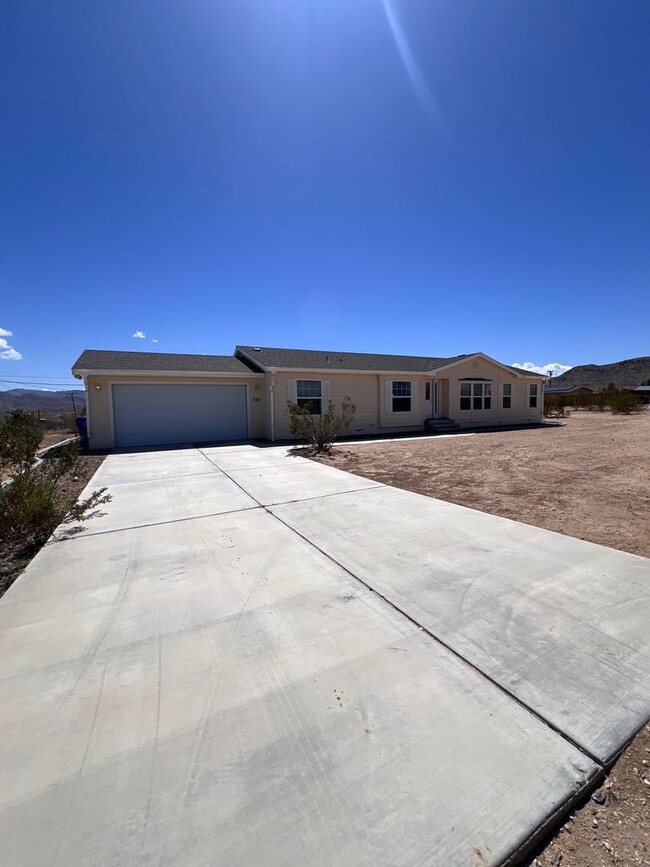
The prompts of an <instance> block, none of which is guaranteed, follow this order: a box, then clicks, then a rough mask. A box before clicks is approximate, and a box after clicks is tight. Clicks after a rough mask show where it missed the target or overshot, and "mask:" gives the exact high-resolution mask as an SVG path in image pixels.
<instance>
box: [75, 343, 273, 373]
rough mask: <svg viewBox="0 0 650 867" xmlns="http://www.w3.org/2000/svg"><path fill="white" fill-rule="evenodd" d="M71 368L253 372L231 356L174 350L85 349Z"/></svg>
mask: <svg viewBox="0 0 650 867" xmlns="http://www.w3.org/2000/svg"><path fill="white" fill-rule="evenodd" d="M72 370H73V371H75V370H124V371H127V370H150V371H152V372H154V373H155V372H162V371H165V372H173V371H183V372H189V373H192V372H196V373H242V374H244V373H248V374H250V373H254V372H256V371H252V370H251V368H250V367H249V366H248V365H246V364H244V362H243V361H240V360H239V359H238V358H235V356H234V355H181V354H179V353H174V352H111V351H109V350H104V349H86V350H85V351H84V352H82V353H81V355H80V356H79V358H78V359H77V361H75V363H74V364H73V366H72Z"/></svg>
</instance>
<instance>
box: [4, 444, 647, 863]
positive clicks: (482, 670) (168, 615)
mask: <svg viewBox="0 0 650 867" xmlns="http://www.w3.org/2000/svg"><path fill="white" fill-rule="evenodd" d="M99 485H107V486H108V487H109V490H110V493H111V494H112V495H113V501H112V502H111V503H110V504H109V505H108V506H107V507H106V512H105V514H104V515H103V516H102V517H99V518H96V519H94V520H93V521H91V522H89V523H88V524H86V525H85V529H84V531H83V532H82V533H81V534H79V535H77V536H75V537H73V538H70V539H67V540H64V541H54V542H52V543H50V544H49V545H48V546H46V548H44V549H43V550H42V551H41V553H40V554H39V555H38V556H37V557H36V558H35V560H34V561H33V562H32V564H31V565H30V566H29V568H28V569H27V570H26V572H25V573H24V575H23V576H22V577H21V578H20V579H19V580H18V581H17V582H16V583H15V585H14V586H13V587H12V588H11V589H10V591H9V592H8V593H7V595H6V597H5V598H4V600H2V602H1V603H0V706H1V707H2V711H3V712H2V720H1V722H0V726H1V733H2V737H1V738H0V775H1V785H0V809H1V812H0V835H1V837H0V839H2V849H3V858H4V859H5V861H6V863H7V864H12V865H13V864H15V865H21V867H45V865H48V867H54V865H60V867H63V865H65V867H69V865H75V867H77V865H79V867H91V865H92V867H100V865H101V867H105V865H120V867H131V865H178V867H180V865H183V867H198V865H211V867H212V865H219V867H220V865H251V867H252V865H255V867H258V865H265V867H266V865H277V867H286V865H303V864H310V865H323V867H324V865H328V867H330V865H333V864H336V865H355V867H356V865H373V867H377V865H391V867H392V865H416V864H432V865H440V867H455V865H473V867H475V865H486V864H494V865H496V864H501V863H503V862H504V861H505V860H506V859H508V858H511V857H512V858H516V857H517V854H518V853H520V852H521V847H523V846H525V845H526V844H527V843H529V842H530V840H531V839H532V838H533V837H534V835H535V834H537V833H539V832H540V830H541V829H543V828H544V826H545V825H546V824H547V823H548V822H550V821H552V820H553V818H554V817H555V816H556V814H557V812H558V811H560V810H562V809H564V808H566V806H567V805H568V804H569V803H571V802H572V801H573V800H574V799H575V798H576V797H579V796H580V794H581V792H583V791H584V789H585V787H587V786H589V785H590V784H591V783H593V781H594V779H595V778H596V777H597V776H598V775H599V774H601V773H602V768H603V767H604V766H605V765H606V764H607V763H608V762H609V761H610V760H611V759H612V757H613V756H615V754H616V752H617V751H618V750H619V749H620V748H621V747H622V746H623V745H624V744H625V742H626V741H627V740H628V739H629V738H631V737H632V736H633V735H634V733H635V732H636V730H637V729H638V728H639V727H640V726H641V725H642V724H643V723H644V722H645V720H646V719H647V718H648V717H650V633H649V632H648V629H647V623H648V619H649V616H650V602H649V597H650V561H648V560H645V559H643V558H640V557H635V556H632V555H627V554H624V553H621V552H618V551H613V550H610V549H606V548H602V547H599V546H596V545H592V544H590V543H587V542H581V541H578V540H575V539H569V538H566V537H563V536H558V535H556V534H553V533H549V532H547V531H545V530H539V529H536V528H532V527H528V526H525V525H522V524H517V523H515V522H512V521H507V520H505V519H500V518H495V517H492V516H489V515H484V514H481V513H479V512H474V511H472V510H469V509H463V508H461V507H457V506H452V505H450V504H448V503H444V502H442V501H438V500H432V499H429V498H426V497H421V496H419V495H417V494H411V493H407V492H404V491H399V490H397V489H394V488H388V487H385V486H382V485H379V484H377V483H375V482H371V481H367V480H364V479H361V478H359V477H356V476H352V475H349V474H347V473H342V472H339V471H337V470H334V469H331V468H329V467H325V466H322V465H319V464H315V463H313V462H311V461H308V460H305V459H303V458H299V457H298V458H297V457H292V456H290V455H289V454H288V453H287V450H286V449H284V448H257V447H254V446H232V447H221V448H216V447H215V448H205V449H200V450H199V449H179V450H176V451H160V452H147V453H140V454H119V455H118V454H115V455H111V456H109V457H108V458H107V459H106V461H105V462H104V464H103V465H102V467H101V468H100V470H99V472H98V473H97V475H96V476H95V478H94V479H93V482H92V487H97V486H99Z"/></svg>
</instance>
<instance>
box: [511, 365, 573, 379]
mask: <svg viewBox="0 0 650 867" xmlns="http://www.w3.org/2000/svg"><path fill="white" fill-rule="evenodd" d="M512 366H513V367H518V368H519V369H520V370H530V371H531V373H543V374H545V375H546V376H549V375H550V374H553V376H560V375H561V374H563V373H566V372H567V370H571V367H572V365H570V364H560V363H559V361H550V362H549V363H548V364H533V362H532V361H524V363H523V364H519V363H518V362H517V361H515V362H513V365H512Z"/></svg>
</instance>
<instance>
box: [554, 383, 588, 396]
mask: <svg viewBox="0 0 650 867" xmlns="http://www.w3.org/2000/svg"><path fill="white" fill-rule="evenodd" d="M593 393H594V390H593V388H589V386H588V385H564V386H561V385H558V386H549V385H547V386H545V387H544V394H593Z"/></svg>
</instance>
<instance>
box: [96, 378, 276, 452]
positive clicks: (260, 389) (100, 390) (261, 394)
mask: <svg viewBox="0 0 650 867" xmlns="http://www.w3.org/2000/svg"><path fill="white" fill-rule="evenodd" d="M120 382H121V383H129V382H131V383H138V384H142V383H149V382H150V383H165V384H166V385H174V384H176V385H183V384H187V385H189V384H193V385H196V384H203V385H206V384H213V385H246V386H247V404H248V406H247V409H248V435H249V437H250V438H251V439H262V438H264V437H265V436H266V426H265V412H266V406H265V403H266V395H265V390H264V379H263V377H261V376H260V377H238V376H229V377H219V376H214V377H212V376H210V377H207V376H201V377H197V376H165V377H160V376H125V375H111V376H88V377H87V378H86V406H87V415H88V431H89V440H90V448H91V449H112V448H113V447H114V445H115V441H114V431H113V420H112V417H111V386H112V385H113V383H120Z"/></svg>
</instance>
